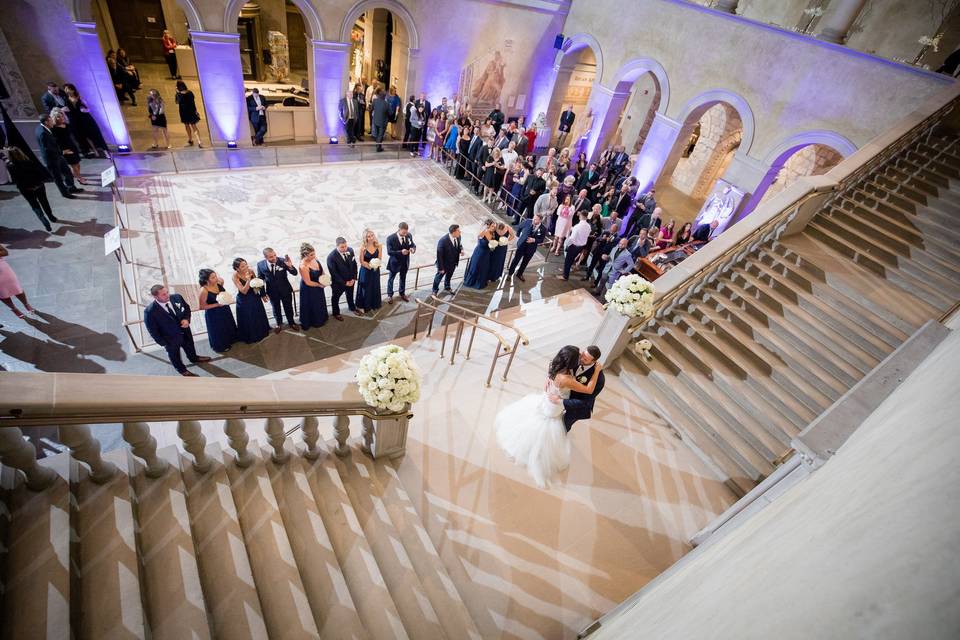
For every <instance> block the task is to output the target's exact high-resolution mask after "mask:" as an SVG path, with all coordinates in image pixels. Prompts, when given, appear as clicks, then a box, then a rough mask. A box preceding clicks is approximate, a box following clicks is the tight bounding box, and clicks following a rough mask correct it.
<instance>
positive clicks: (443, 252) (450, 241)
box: [433, 224, 463, 295]
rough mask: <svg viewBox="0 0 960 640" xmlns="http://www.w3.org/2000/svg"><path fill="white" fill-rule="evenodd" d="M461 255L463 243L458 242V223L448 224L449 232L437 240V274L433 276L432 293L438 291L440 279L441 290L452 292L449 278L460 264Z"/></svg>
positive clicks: (434, 293) (435, 293)
mask: <svg viewBox="0 0 960 640" xmlns="http://www.w3.org/2000/svg"><path fill="white" fill-rule="evenodd" d="M462 255H463V245H461V244H460V225H458V224H452V225H450V229H449V233H448V234H447V235H445V236H443V237H442V238H440V240H438V241H437V275H436V276H434V278H433V295H437V293H439V291H440V281H441V280H443V290H444V291H446V292H448V293H453V289H451V288H450V278H452V277H453V272H454V271H456V270H457V265H458V264H460V256H462Z"/></svg>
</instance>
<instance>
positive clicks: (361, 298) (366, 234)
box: [356, 229, 383, 311]
mask: <svg viewBox="0 0 960 640" xmlns="http://www.w3.org/2000/svg"><path fill="white" fill-rule="evenodd" d="M382 262H383V245H382V244H380V241H379V240H377V234H375V233H374V232H373V231H371V230H370V229H364V231H363V242H361V243H360V274H359V276H358V277H357V301H356V302H357V308H358V309H360V311H372V310H373V309H379V308H380V306H381V304H382V302H383V296H382V295H381V294H380V265H381V263H382Z"/></svg>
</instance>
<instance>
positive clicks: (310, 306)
mask: <svg viewBox="0 0 960 640" xmlns="http://www.w3.org/2000/svg"><path fill="white" fill-rule="evenodd" d="M322 275H323V267H322V266H321V265H320V261H319V260H317V252H316V251H314V250H313V246H312V245H310V244H308V243H306V242H304V243H303V244H301V245H300V326H301V327H303V330H304V331H306V330H307V329H309V328H311V327H322V326H323V325H325V324H327V318H328V317H329V314H328V312H327V294H326V293H325V292H324V289H325V288H326V287H325V285H324V284H322V283H321V282H320V276H322Z"/></svg>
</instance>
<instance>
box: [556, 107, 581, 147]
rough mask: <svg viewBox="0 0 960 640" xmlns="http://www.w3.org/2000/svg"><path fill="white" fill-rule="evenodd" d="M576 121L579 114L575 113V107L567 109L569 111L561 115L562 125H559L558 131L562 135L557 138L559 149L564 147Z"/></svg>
mask: <svg viewBox="0 0 960 640" xmlns="http://www.w3.org/2000/svg"><path fill="white" fill-rule="evenodd" d="M576 119H577V114H575V113H574V112H573V105H570V106H569V107H567V110H566V111H564V112H563V113H561V114H560V124H558V125H557V131H559V132H560V135H558V136H557V147H561V148H562V147H563V145H564V143H565V142H566V141H567V136H569V135H570V130H571V129H573V122H574V120H576Z"/></svg>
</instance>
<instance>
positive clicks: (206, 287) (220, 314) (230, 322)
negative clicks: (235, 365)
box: [199, 269, 237, 353]
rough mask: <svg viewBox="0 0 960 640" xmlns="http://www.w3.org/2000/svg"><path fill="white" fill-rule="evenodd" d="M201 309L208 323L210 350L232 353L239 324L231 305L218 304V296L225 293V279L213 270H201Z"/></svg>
mask: <svg viewBox="0 0 960 640" xmlns="http://www.w3.org/2000/svg"><path fill="white" fill-rule="evenodd" d="M200 286H201V287H202V288H201V289H200V301H199V302H200V308H201V309H203V317H204V319H205V320H206V323H207V340H208V341H209V342H210V348H211V349H213V350H214V351H216V352H218V353H226V352H227V351H230V346H231V345H232V344H233V343H234V342H236V341H237V323H236V322H235V321H234V319H233V312H232V311H230V305H222V304H220V303H219V302H217V296H218V295H220V294H221V293H223V292H224V291H225V289H224V288H223V278H221V277H220V276H218V275H217V272H216V271H214V270H213V269H200Z"/></svg>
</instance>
